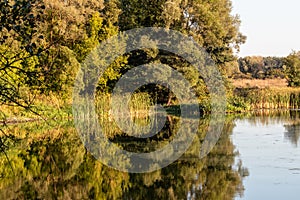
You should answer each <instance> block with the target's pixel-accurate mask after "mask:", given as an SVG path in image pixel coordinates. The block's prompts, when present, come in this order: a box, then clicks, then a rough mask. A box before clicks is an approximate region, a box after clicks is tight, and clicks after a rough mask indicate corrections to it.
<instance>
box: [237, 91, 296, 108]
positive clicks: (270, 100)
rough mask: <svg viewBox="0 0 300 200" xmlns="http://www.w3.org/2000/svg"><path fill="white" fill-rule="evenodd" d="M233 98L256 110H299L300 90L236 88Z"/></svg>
mask: <svg viewBox="0 0 300 200" xmlns="http://www.w3.org/2000/svg"><path fill="white" fill-rule="evenodd" d="M235 96H238V97H240V99H241V100H242V101H244V103H246V104H247V105H249V109H250V110H257V109H300V88H290V87H282V88H237V89H236V90H235Z"/></svg>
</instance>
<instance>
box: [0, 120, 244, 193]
mask: <svg viewBox="0 0 300 200" xmlns="http://www.w3.org/2000/svg"><path fill="white" fill-rule="evenodd" d="M178 121H179V120H178V119H177V118H172V119H171V118H169V119H168V123H167V126H166V127H165V128H164V129H163V131H162V132H161V133H160V134H158V135H157V136H155V137H152V138H151V139H150V140H149V139H148V140H143V141H139V140H133V138H132V137H121V136H122V135H123V134H122V133H120V132H118V131H117V130H116V129H115V128H116V127H114V126H113V125H111V126H106V128H107V129H111V130H107V131H108V132H107V134H109V135H110V137H111V141H114V142H115V143H116V144H118V145H119V146H121V147H123V148H124V149H131V150H132V151H141V148H142V150H143V151H148V150H151V148H153V147H160V146H161V145H163V144H164V143H165V142H166V139H168V138H172V137H173V135H172V132H173V131H174V130H176V127H177V126H178V125H177V123H178ZM140 123H143V122H140ZM208 125H209V119H203V120H201V124H200V126H199V134H198V135H197V139H196V140H194V142H193V145H192V146H191V147H190V148H189V149H188V151H187V152H186V153H185V154H184V155H183V156H182V157H181V158H180V159H179V160H177V161H176V162H174V163H172V164H171V165H169V166H168V167H166V168H163V169H161V170H157V171H154V172H152V173H144V174H129V173H124V172H119V171H116V170H114V169H111V168H109V167H106V166H104V165H102V164H101V163H100V162H98V161H97V160H96V159H95V158H94V157H93V156H91V155H90V153H88V152H87V151H86V149H85V148H84V147H83V145H82V142H81V140H80V139H79V136H78V134H77V133H76V131H75V128H74V126H73V125H72V123H70V122H68V123H65V124H61V125H60V126H57V127H56V128H52V129H51V130H50V127H47V126H45V127H44V125H42V124H34V123H31V124H25V125H16V126H14V127H10V128H11V130H13V131H12V133H13V134H14V136H15V137H16V138H18V139H19V140H14V141H15V142H14V143H7V145H8V147H9V148H8V150H7V151H6V154H7V156H8V158H9V161H8V160H7V159H6V157H5V155H4V154H1V156H0V162H1V165H0V191H1V192H0V199H143V198H144V199H233V198H234V197H235V196H236V195H242V193H243V185H242V179H243V177H244V176H247V175H248V174H247V170H246V169H245V168H243V166H242V164H241V162H240V163H239V164H238V165H237V166H234V163H235V158H236V156H237V155H238V152H236V150H235V147H234V145H233V144H232V141H231V139H230V135H231V133H232V130H233V127H234V123H233V120H232V119H230V118H228V119H227V120H226V123H225V127H224V130H223V133H222V135H221V138H220V139H219V141H218V143H217V145H216V146H215V147H214V148H213V150H212V151H211V152H210V153H209V154H208V156H206V157H205V158H203V159H201V160H200V159H199V150H200V148H201V144H202V142H203V140H204V138H205V133H206V130H207V128H208ZM109 127H110V128H109ZM114 130H115V132H114ZM123 136H124V135H123ZM1 137H2V138H4V137H5V136H4V135H3V136H1ZM143 142H145V143H144V144H143ZM137 144H139V145H140V146H137ZM155 145H156V146H155ZM128 162H129V163H130V160H129V161H128ZM11 168H12V169H13V170H12V169H11Z"/></svg>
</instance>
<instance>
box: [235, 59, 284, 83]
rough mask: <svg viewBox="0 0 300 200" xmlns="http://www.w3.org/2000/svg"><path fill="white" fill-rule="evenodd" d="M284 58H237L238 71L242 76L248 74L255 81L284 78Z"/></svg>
mask: <svg viewBox="0 0 300 200" xmlns="http://www.w3.org/2000/svg"><path fill="white" fill-rule="evenodd" d="M283 61H284V58H280V57H262V56H246V57H244V58H239V59H238V63H239V70H240V72H241V73H243V74H250V75H251V77H253V78H257V79H264V78H284V77H285V74H284V69H285V66H284V62H283Z"/></svg>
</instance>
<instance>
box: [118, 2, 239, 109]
mask: <svg viewBox="0 0 300 200" xmlns="http://www.w3.org/2000/svg"><path fill="white" fill-rule="evenodd" d="M119 5H120V9H121V10H122V13H121V15H120V17H119V27H120V30H122V31H124V30H128V29H132V28H140V27H166V28H170V29H173V30H177V31H180V32H182V33H184V34H185V35H187V36H188V37H192V38H193V39H194V40H195V41H196V42H197V43H198V44H199V45H200V46H202V47H204V49H205V50H206V51H207V52H208V53H209V54H210V56H211V57H212V59H213V60H214V61H215V63H216V64H217V66H218V67H219V68H220V70H221V72H222V74H224V75H225V74H226V67H228V66H230V65H232V63H234V61H236V58H235V56H234V51H238V50H239V46H240V45H241V44H242V43H244V42H245V36H243V35H242V34H241V33H240V32H239V25H240V20H239V18H238V16H233V15H232V14H231V11H232V4H231V1H230V0H214V1H211V0H163V1H158V0H156V1H152V0H141V1H137V0H120V4H119ZM187 48H188V47H187ZM155 60H156V61H160V62H162V63H163V64H168V65H169V66H171V67H172V68H174V69H176V70H178V71H181V72H182V73H183V74H184V75H185V77H186V78H187V79H188V80H189V81H190V82H192V87H194V90H195V91H196V93H197V95H198V96H199V97H203V98H202V99H205V96H207V94H208V91H207V88H206V87H205V84H204V82H203V80H202V78H201V77H197V76H195V72H194V71H191V67H190V65H189V64H188V63H187V62H185V61H184V60H182V59H180V58H178V56H176V55H173V54H170V53H168V52H164V51H159V52H157V53H156V54H155V55H154V56H153V51H149V50H147V51H145V50H140V51H138V52H133V53H132V54H131V58H129V65H133V66H138V65H141V64H144V63H145V62H148V61H155ZM229 70H231V68H230V69H229ZM170 98H172V95H169V98H168V99H167V100H166V102H168V104H169V102H170Z"/></svg>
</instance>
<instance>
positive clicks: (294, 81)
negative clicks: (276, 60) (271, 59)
mask: <svg viewBox="0 0 300 200" xmlns="http://www.w3.org/2000/svg"><path fill="white" fill-rule="evenodd" d="M284 64H285V66H286V75H287V80H288V85H289V86H290V87H297V86H300V52H292V53H291V54H290V55H288V56H287V57H286V58H285V60H284Z"/></svg>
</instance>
